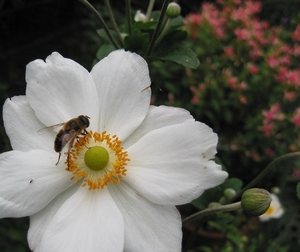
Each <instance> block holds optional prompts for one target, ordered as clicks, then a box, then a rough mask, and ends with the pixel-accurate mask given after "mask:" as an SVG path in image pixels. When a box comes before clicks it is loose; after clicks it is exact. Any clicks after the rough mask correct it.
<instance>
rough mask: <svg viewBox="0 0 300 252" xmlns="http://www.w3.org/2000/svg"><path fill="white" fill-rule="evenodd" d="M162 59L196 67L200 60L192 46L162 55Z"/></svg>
mask: <svg viewBox="0 0 300 252" xmlns="http://www.w3.org/2000/svg"><path fill="white" fill-rule="evenodd" d="M160 59H161V60H169V61H173V62H175V63H177V64H180V65H182V66H184V67H189V68H192V69H196V68H197V67H198V66H199V64H200V62H199V59H198V58H197V55H196V54H195V53H194V52H193V51H192V50H191V49H190V48H180V49H177V50H174V51H172V52H171V53H170V54H168V55H165V56H162V57H160Z"/></svg>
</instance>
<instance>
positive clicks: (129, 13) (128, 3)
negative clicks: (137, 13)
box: [126, 0, 132, 35]
mask: <svg viewBox="0 0 300 252" xmlns="http://www.w3.org/2000/svg"><path fill="white" fill-rule="evenodd" d="M126 17H127V25H128V34H129V35H131V34H132V20H131V3H130V0H126Z"/></svg>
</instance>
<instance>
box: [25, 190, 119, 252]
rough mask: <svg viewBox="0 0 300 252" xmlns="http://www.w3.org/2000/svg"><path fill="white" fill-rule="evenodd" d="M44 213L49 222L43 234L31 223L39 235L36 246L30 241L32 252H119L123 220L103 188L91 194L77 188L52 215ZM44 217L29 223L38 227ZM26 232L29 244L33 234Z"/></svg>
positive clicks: (89, 191) (33, 219) (88, 191)
mask: <svg viewBox="0 0 300 252" xmlns="http://www.w3.org/2000/svg"><path fill="white" fill-rule="evenodd" d="M47 210H49V213H50V215H52V218H51V220H50V221H48V222H47V223H46V225H45V226H44V230H43V229H41V227H39V225H36V224H34V223H33V224H32V227H31V228H33V227H35V228H39V229H40V231H41V232H42V233H43V234H42V237H41V240H40V243H39V244H38V245H37V243H36V242H35V241H33V242H32V241H30V244H31V248H32V249H34V251H35V252H51V251H52V252H65V251H72V252H82V251H88V252H98V251H116V252H118V251H120V252H121V251H123V247H124V222H123V218H122V215H121V213H120V211H119V209H118V207H117V206H116V204H115V203H114V201H113V199H112V197H111V196H110V193H109V192H108V190H107V188H104V189H102V190H94V191H93V190H88V189H86V188H82V187H80V188H79V189H78V190H77V191H76V192H75V193H74V194H72V195H71V197H70V198H68V199H67V200H66V201H65V202H63V203H62V205H61V207H60V208H58V209H57V211H56V212H55V213H54V214H53V211H51V210H50V209H47ZM47 214H48V211H44V212H43V214H39V217H38V218H32V219H31V221H32V222H35V221H37V222H39V224H42V222H43V221H42V220H41V219H42V218H44V217H46V218H47ZM44 215H45V216H44ZM30 232H31V233H30V234H31V235H30V240H34V239H35V237H33V236H32V234H34V233H37V232H34V231H33V230H31V231H30ZM38 237H39V236H38ZM38 237H37V238H38ZM34 245H37V247H36V248H34V247H33V246H34Z"/></svg>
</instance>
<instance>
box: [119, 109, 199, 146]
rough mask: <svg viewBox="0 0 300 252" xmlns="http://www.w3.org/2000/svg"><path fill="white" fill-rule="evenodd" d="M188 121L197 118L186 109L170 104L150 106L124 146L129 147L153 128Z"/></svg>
mask: <svg viewBox="0 0 300 252" xmlns="http://www.w3.org/2000/svg"><path fill="white" fill-rule="evenodd" d="M187 121H190V122H193V121H195V120H194V118H193V117H192V116H191V114H190V112H188V111H187V110H185V109H181V108H175V107H169V106H159V107H156V106H150V108H149V110H148V113H147V115H146V118H145V120H144V121H143V122H142V124H141V125H140V126H139V127H138V128H137V129H136V130H135V131H134V132H133V133H132V134H131V135H130V137H128V138H127V139H126V140H125V141H124V142H123V146H124V148H128V147H129V146H131V145H132V144H133V143H135V142H137V141H138V140H139V139H140V138H142V137H143V136H144V135H146V134H147V133H148V132H150V131H152V130H155V129H159V128H163V127H167V126H170V125H174V124H179V123H183V122H187Z"/></svg>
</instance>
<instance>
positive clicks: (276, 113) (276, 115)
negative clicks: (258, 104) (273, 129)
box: [262, 103, 284, 121]
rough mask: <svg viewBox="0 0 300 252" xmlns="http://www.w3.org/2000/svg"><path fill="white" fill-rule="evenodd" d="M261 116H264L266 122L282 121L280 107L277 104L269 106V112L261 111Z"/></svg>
mask: <svg viewBox="0 0 300 252" xmlns="http://www.w3.org/2000/svg"><path fill="white" fill-rule="evenodd" d="M262 114H263V115H264V116H265V119H266V120H268V121H273V120H279V121H281V120H283V119H284V114H283V113H281V107H280V105H279V104H278V103H275V104H273V105H272V106H271V108H270V110H263V111H262Z"/></svg>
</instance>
